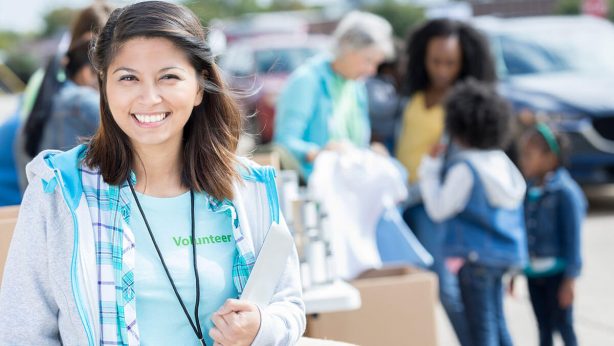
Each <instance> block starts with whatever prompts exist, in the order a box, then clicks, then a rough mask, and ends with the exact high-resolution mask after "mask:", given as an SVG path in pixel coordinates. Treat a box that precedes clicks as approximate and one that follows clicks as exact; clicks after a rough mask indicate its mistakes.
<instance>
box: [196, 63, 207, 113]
mask: <svg viewBox="0 0 614 346" xmlns="http://www.w3.org/2000/svg"><path fill="white" fill-rule="evenodd" d="M208 76H209V74H208V73H207V71H203V72H202V73H201V74H200V80H199V83H198V84H199V86H198V92H197V93H196V96H195V98H194V107H197V106H200V104H201V103H202V102H203V97H205V83H206V81H207V77H208Z"/></svg>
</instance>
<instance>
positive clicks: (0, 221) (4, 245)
mask: <svg viewBox="0 0 614 346" xmlns="http://www.w3.org/2000/svg"><path fill="white" fill-rule="evenodd" d="M18 213H19V206H14V207H1V208H0V283H2V274H3V273H4V264H5V263H6V256H7V255H8V251H9V245H10V244H11V238H12V237H13V231H14V230H15V224H16V223H17V214H18Z"/></svg>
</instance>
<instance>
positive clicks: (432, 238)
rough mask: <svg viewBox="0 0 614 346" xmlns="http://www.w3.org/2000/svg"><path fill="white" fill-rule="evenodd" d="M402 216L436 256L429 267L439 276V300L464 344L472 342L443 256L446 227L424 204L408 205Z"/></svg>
mask: <svg viewBox="0 0 614 346" xmlns="http://www.w3.org/2000/svg"><path fill="white" fill-rule="evenodd" d="M403 218H404V219H405V222H406V223H407V225H408V226H409V227H410V228H411V229H412V231H413V232H414V234H415V235H416V238H418V240H419V241H420V243H422V245H423V246H424V248H425V249H426V250H427V251H428V252H429V253H430V254H431V256H433V265H432V266H431V268H430V269H431V270H432V271H433V272H435V273H436V274H437V276H438V278H439V299H440V301H441V304H442V305H443V308H444V310H445V311H446V314H447V315H448V318H449V319H450V323H451V324H452V328H454V332H455V333H456V337H457V338H458V341H459V342H460V344H461V345H462V346H470V345H472V344H471V339H470V336H469V330H468V326H467V321H466V319H465V309H464V307H463V302H462V300H461V294H460V290H459V287H458V280H457V278H456V276H455V275H453V274H452V273H450V272H449V271H448V269H447V268H446V266H445V257H444V255H443V241H444V237H445V232H444V230H442V229H441V226H440V225H438V224H436V223H434V222H433V221H432V220H431V219H430V218H429V216H428V215H427V213H426V210H425V209H424V205H423V204H419V205H416V206H413V207H410V208H408V209H407V210H406V211H405V212H404V214H403Z"/></svg>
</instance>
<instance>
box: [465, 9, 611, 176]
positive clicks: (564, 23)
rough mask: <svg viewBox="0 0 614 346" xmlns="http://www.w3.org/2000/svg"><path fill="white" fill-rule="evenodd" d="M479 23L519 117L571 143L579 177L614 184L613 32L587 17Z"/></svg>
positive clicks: (573, 168)
mask: <svg viewBox="0 0 614 346" xmlns="http://www.w3.org/2000/svg"><path fill="white" fill-rule="evenodd" d="M473 23H474V25H476V26H477V27H478V28H479V29H480V30H482V31H483V32H484V33H485V34H486V35H487V36H488V37H489V40H490V42H491V48H492V51H493V54H494V56H495V59H496V60H497V69H498V76H499V79H500V90H501V92H502V94H503V95H504V96H505V97H506V98H507V99H508V100H509V101H510V102H511V103H512V105H513V106H514V108H515V109H516V110H517V111H518V113H519V114H521V115H522V117H521V118H522V119H524V120H527V119H529V120H538V121H545V122H547V123H549V124H550V125H551V126H552V127H554V128H556V129H558V130H560V131H562V132H565V133H566V134H567V135H568V136H569V137H570V139H571V143H572V147H573V149H572V152H571V156H570V170H571V173H572V175H573V176H574V178H575V179H576V180H577V181H578V182H580V183H583V184H591V183H612V182H614V96H613V92H614V25H612V23H610V22H609V21H606V20H603V19H599V18H595V17H588V16H561V17H531V18H510V19H500V18H491V17H487V18H477V19H475V20H474V21H473Z"/></svg>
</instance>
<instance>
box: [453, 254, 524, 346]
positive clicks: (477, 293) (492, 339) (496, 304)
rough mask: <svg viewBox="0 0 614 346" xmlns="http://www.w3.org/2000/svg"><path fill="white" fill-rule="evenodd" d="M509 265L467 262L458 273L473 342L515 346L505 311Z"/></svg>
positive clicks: (481, 345)
mask: <svg viewBox="0 0 614 346" xmlns="http://www.w3.org/2000/svg"><path fill="white" fill-rule="evenodd" d="M505 271H506V269H504V268H494V267H486V266H482V265H479V264H475V263H466V264H465V265H463V267H462V268H461V269H460V271H459V273H458V280H459V284H460V290H461V296H462V297H463V303H464V304H465V315H466V317H467V322H468V324H469V333H470V335H471V341H472V344H473V345H475V346H497V345H501V346H511V345H512V339H511V337H510V334H509V332H508V330H507V325H506V323H505V315H504V313H503V283H502V279H503V274H504V273H505Z"/></svg>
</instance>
